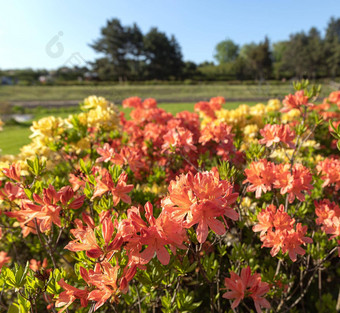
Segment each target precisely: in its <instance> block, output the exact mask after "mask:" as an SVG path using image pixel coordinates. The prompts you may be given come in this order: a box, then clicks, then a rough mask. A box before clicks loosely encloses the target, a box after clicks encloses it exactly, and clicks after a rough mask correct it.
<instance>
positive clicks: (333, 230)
mask: <svg viewBox="0 0 340 313" xmlns="http://www.w3.org/2000/svg"><path fill="white" fill-rule="evenodd" d="M314 204H315V213H316V215H317V216H318V218H317V219H316V224H318V225H320V224H321V225H323V226H322V230H323V231H324V232H325V233H326V234H329V235H332V236H331V237H330V238H329V240H331V239H333V238H336V237H339V236H340V208H339V206H338V205H337V204H336V203H335V202H330V201H329V200H328V199H324V200H322V201H319V202H317V201H314ZM338 243H340V242H339V241H338ZM339 249H340V246H339ZM339 252H340V250H339ZM339 256H340V253H339Z"/></svg>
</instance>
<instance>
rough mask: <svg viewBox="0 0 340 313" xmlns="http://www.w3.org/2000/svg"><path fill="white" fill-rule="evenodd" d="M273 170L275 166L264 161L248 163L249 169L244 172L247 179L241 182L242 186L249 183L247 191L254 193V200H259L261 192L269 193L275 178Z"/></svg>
mask: <svg viewBox="0 0 340 313" xmlns="http://www.w3.org/2000/svg"><path fill="white" fill-rule="evenodd" d="M274 169H275V164H274V163H272V162H268V161H267V160H266V159H261V160H259V161H258V162H252V163H250V168H249V169H245V170H244V173H245V174H246V176H247V179H246V180H244V181H243V184H245V183H250V185H249V186H248V188H247V191H250V192H254V191H255V195H256V198H260V197H261V194H262V192H265V193H266V192H267V191H270V190H271V189H272V184H273V181H274V177H275V176H274Z"/></svg>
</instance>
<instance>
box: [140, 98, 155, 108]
mask: <svg viewBox="0 0 340 313" xmlns="http://www.w3.org/2000/svg"><path fill="white" fill-rule="evenodd" d="M142 105H143V108H144V109H151V108H156V107H157V101H156V99H154V98H147V99H145V100H144V101H143V104H142Z"/></svg>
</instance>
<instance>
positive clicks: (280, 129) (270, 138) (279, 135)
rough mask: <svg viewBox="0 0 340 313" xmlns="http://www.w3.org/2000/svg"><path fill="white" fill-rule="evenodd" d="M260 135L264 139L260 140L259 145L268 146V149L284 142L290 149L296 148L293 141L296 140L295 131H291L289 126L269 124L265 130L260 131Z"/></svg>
mask: <svg viewBox="0 0 340 313" xmlns="http://www.w3.org/2000/svg"><path fill="white" fill-rule="evenodd" d="M260 134H261V136H262V137H263V139H261V140H259V143H260V144H262V145H266V146H267V147H270V146H272V145H273V144H274V143H278V142H283V143H285V144H287V145H288V146H289V147H290V148H294V147H295V145H294V143H293V139H294V138H295V135H296V134H295V131H293V130H291V129H290V127H289V125H283V124H281V125H270V124H267V125H266V126H265V127H264V128H263V129H261V130H260Z"/></svg>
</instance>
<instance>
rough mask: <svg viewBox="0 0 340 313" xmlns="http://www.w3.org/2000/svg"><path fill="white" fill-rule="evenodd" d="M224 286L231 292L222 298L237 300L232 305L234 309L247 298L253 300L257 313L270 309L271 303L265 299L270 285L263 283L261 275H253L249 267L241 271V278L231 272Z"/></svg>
mask: <svg viewBox="0 0 340 313" xmlns="http://www.w3.org/2000/svg"><path fill="white" fill-rule="evenodd" d="M224 284H225V286H226V288H227V289H230V290H231V291H228V292H226V293H224V294H223V295H222V297H223V298H227V299H235V300H234V302H233V304H232V305H231V308H232V309H235V308H236V307H237V306H238V305H239V304H240V301H241V300H243V299H244V298H245V297H251V298H252V299H253V301H254V304H255V308H256V312H257V313H260V312H262V311H261V307H264V308H266V309H269V308H270V303H269V302H268V301H267V300H266V299H265V298H263V296H264V295H265V294H266V293H267V292H268V291H269V289H270V285H269V284H268V283H265V282H262V280H261V275H260V274H257V273H254V274H251V269H250V267H249V266H248V267H246V268H243V269H242V270H241V275H240V276H239V275H237V274H235V273H234V272H230V278H228V277H227V278H225V280H224Z"/></svg>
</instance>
